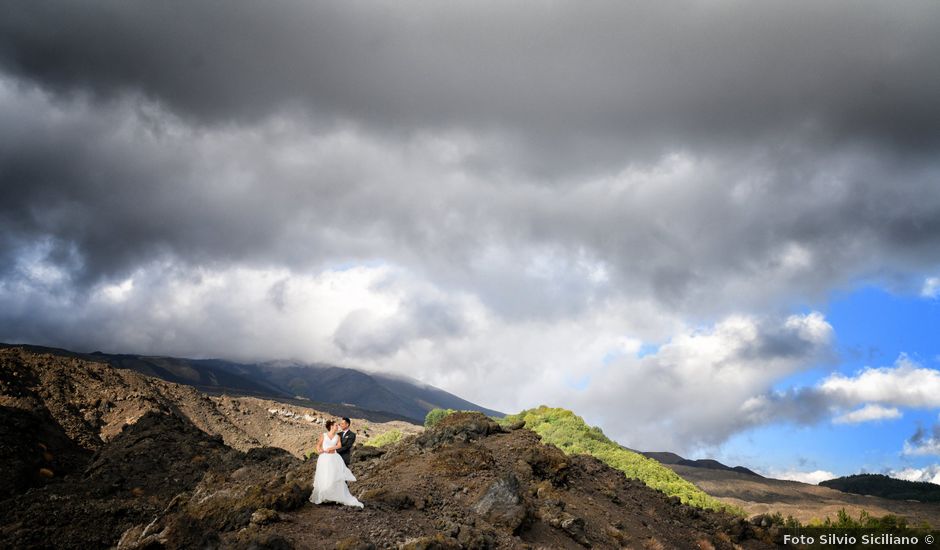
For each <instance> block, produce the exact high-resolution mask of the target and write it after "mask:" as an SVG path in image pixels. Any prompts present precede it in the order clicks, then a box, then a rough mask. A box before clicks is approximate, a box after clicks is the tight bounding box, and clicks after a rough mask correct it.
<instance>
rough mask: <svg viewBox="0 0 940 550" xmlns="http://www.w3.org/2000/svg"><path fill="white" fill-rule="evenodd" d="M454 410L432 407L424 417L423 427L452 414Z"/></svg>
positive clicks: (427, 426) (428, 426)
mask: <svg viewBox="0 0 940 550" xmlns="http://www.w3.org/2000/svg"><path fill="white" fill-rule="evenodd" d="M455 412H457V411H455V410H454V409H432V410H430V411H428V414H427V416H425V417H424V427H425V428H430V427H431V426H433V425H435V424H437V423H438V422H440V421H441V420H443V418H444V417H445V416H448V415H451V414H454V413H455Z"/></svg>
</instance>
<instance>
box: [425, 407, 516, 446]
mask: <svg viewBox="0 0 940 550" xmlns="http://www.w3.org/2000/svg"><path fill="white" fill-rule="evenodd" d="M502 431H503V429H502V428H500V427H499V424H497V423H496V422H494V421H493V419H491V418H489V417H487V416H486V415H484V414H482V413H478V412H458V413H454V414H451V415H448V416H445V417H444V418H443V419H442V420H441V421H440V422H438V423H437V424H435V425H434V426H433V427H431V428H429V429H427V430H425V431H424V433H422V434H421V435H419V436H418V438H417V441H416V443H417V444H418V446H420V447H424V448H435V447H440V446H441V445H445V444H447V443H453V442H454V441H473V440H475V439H480V438H481V437H486V436H488V435H491V434H496V433H500V432H502Z"/></svg>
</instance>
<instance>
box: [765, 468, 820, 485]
mask: <svg viewBox="0 0 940 550" xmlns="http://www.w3.org/2000/svg"><path fill="white" fill-rule="evenodd" d="M761 474H762V475H764V476H765V477H770V478H773V479H786V480H790V481H799V482H800V483H809V484H811V485H818V484H819V482H820V481H826V480H827V479H833V478H835V477H837V476H836V475H835V474H834V473H832V472H827V471H825V470H814V471H812V472H804V471H800V470H767V471H766V472H761Z"/></svg>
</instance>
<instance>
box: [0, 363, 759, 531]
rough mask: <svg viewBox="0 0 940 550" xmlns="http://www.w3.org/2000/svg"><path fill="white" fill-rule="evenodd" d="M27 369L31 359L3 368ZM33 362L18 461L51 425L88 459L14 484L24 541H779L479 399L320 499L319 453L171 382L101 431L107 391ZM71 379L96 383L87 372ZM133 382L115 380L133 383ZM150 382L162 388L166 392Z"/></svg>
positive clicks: (13, 442) (13, 414) (9, 510)
mask: <svg viewBox="0 0 940 550" xmlns="http://www.w3.org/2000/svg"><path fill="white" fill-rule="evenodd" d="M8 366H9V365H8ZM60 366H61V365H60ZM53 367H54V365H53V366H49V367H48V368H50V369H53ZM74 367H75V368H82V365H80V364H76V365H74ZM99 367H100V368H105V369H107V368H109V367H106V366H99ZM99 367H95V369H97V368H99ZM89 368H90V369H91V367H89ZM14 370H15V371H16V372H18V373H19V372H20V371H21V370H22V369H19V368H18V367H17V368H15V369H12V370H11V369H7V370H6V371H4V370H3V369H0V373H3V372H6V373H7V374H9V375H10V376H13V374H12V373H13V372H14ZM53 370H54V369H53ZM92 370H94V369H92ZM31 372H34V373H35V374H37V376H38V379H45V380H47V381H48V382H43V381H41V380H39V381H37V380H33V381H28V383H25V385H23V387H22V388H19V389H18V388H17V387H14V386H15V384H12V383H11V384H7V386H5V387H6V388H10V389H9V391H8V393H6V394H4V395H3V396H2V397H3V399H4V403H3V404H4V405H5V406H6V407H7V408H4V409H0V414H4V415H6V417H7V418H10V419H13V420H14V422H12V423H11V424H10V425H11V426H13V428H10V429H7V428H4V429H3V430H0V444H2V445H3V447H2V449H0V450H2V451H3V453H0V458H3V459H4V460H5V461H6V462H5V463H4V464H3V466H4V467H5V468H6V467H17V468H21V469H24V468H25V469H26V470H29V469H30V468H35V466H36V465H37V464H38V463H36V462H35V461H36V460H46V458H45V457H43V456H38V458H37V455H36V454H35V453H33V454H30V453H29V452H27V451H28V450H29V449H30V448H31V447H30V446H31V445H33V444H34V443H35V442H36V438H41V439H43V440H44V441H45V442H46V443H44V444H45V445H46V447H47V448H52V447H56V448H57V449H58V448H61V449H65V450H69V449H71V451H70V452H72V453H73V454H72V455H69V454H68V452H66V451H62V452H61V453H60V454H58V455H56V456H57V457H58V456H61V457H64V458H62V459H61V460H63V461H65V460H66V458H68V457H74V460H72V461H71V462H63V464H62V465H58V463H55V461H56V460H60V459H59V458H57V457H54V458H53V460H52V462H51V463H54V464H56V468H58V470H57V472H58V473H57V474H56V475H55V476H54V477H52V478H41V480H40V482H39V484H38V485H33V486H28V487H19V486H17V487H13V486H11V487H7V488H6V490H7V491H8V493H7V495H8V496H7V497H6V498H5V499H4V500H3V502H2V503H0V506H2V509H3V510H4V515H3V518H2V523H0V538H2V540H3V541H4V543H5V544H9V545H11V546H12V547H48V546H56V547H59V548H89V547H114V546H116V547H118V548H121V549H143V548H213V547H231V548H291V547H295V548H424V549H427V548H475V549H481V548H497V547H498V548H526V547H546V548H583V547H593V548H621V547H623V546H635V547H644V546H648V547H664V548H696V547H702V548H711V547H714V548H732V547H733V544H737V545H739V546H741V547H744V548H751V547H763V546H765V544H764V543H763V542H762V541H761V540H760V537H761V536H762V534H761V531H760V529H755V528H753V527H751V526H748V525H746V524H742V523H741V521H740V520H739V519H737V518H731V517H729V516H725V515H721V514H717V513H711V512H704V511H701V510H697V509H692V508H689V507H686V506H683V505H680V504H679V503H677V502H675V501H674V500H670V499H668V498H666V497H665V496H664V495H662V494H661V493H658V492H656V491H653V490H651V489H649V488H648V487H646V486H645V485H643V484H642V483H639V482H637V481H632V480H628V479H626V478H625V477H624V476H623V474H621V473H620V472H618V471H616V470H613V469H611V468H609V467H607V466H606V465H604V464H603V463H601V462H600V461H598V460H595V459H593V458H590V457H586V456H574V457H569V456H566V455H564V454H563V453H562V452H561V451H560V450H558V449H557V448H555V447H552V446H547V445H543V444H541V443H540V441H539V437H538V436H537V435H536V434H535V433H533V432H531V431H529V430H525V429H519V427H518V426H516V427H515V428H516V429H502V428H500V426H499V425H497V424H496V423H495V422H493V421H492V420H491V419H489V418H487V417H485V416H483V415H481V414H479V413H457V414H453V415H450V416H448V417H446V418H445V419H443V420H442V421H441V422H440V423H439V424H438V425H437V426H435V427H434V428H431V429H429V430H426V431H425V432H424V433H422V434H419V435H412V436H407V437H405V438H403V439H402V440H401V441H400V442H398V443H396V444H393V445H390V446H387V447H385V448H382V449H376V450H372V449H369V450H367V449H363V450H362V452H358V453H356V454H355V455H354V460H353V463H352V465H351V467H352V470H353V472H354V473H355V475H356V477H357V478H358V481H356V482H353V483H351V484H350V489H351V491H352V492H353V494H355V495H357V496H358V497H359V498H360V499H361V500H362V501H363V502H364V503H365V508H364V509H362V510H360V509H353V508H348V507H344V506H338V505H320V506H317V505H313V504H311V503H309V501H308V497H309V495H310V490H311V482H312V479H313V475H314V472H315V468H316V461H315V460H308V461H303V460H300V459H299V458H297V457H296V456H294V455H292V454H290V453H288V452H287V451H285V450H283V449H277V448H270V447H259V448H252V449H249V450H247V451H242V450H237V449H233V448H232V447H230V446H228V445H226V444H225V442H224V441H223V439H222V437H219V436H214V435H210V434H208V433H206V432H205V431H203V430H202V429H200V428H199V427H197V426H196V425H194V424H193V423H192V422H191V421H190V420H189V417H187V416H186V415H185V414H183V413H182V412H181V411H180V410H179V408H178V407H175V406H170V405H172V403H170V405H166V404H165V403H163V402H161V401H160V400H159V399H157V398H154V401H153V405H154V406H153V407H146V410H142V411H139V412H140V414H139V415H138V416H135V417H134V418H132V419H131V421H129V422H128V423H126V424H125V425H123V427H122V428H121V429H120V430H119V431H117V430H115V432H114V433H113V434H110V435H109V436H108V437H106V438H101V437H97V440H95V438H91V437H89V435H90V434H97V433H100V426H101V424H100V423H98V422H100V420H99V417H98V416H97V415H98V414H99V411H100V409H95V408H90V407H92V406H93V405H94V402H93V401H92V402H90V403H86V402H85V401H81V402H80V406H81V407H82V408H84V409H85V410H86V413H83V414H87V417H86V416H83V415H82V414H71V413H69V412H68V411H67V410H66V409H68V408H69V406H70V405H69V404H68V403H67V402H65V401H63V400H62V399H58V398H56V399H51V398H47V399H45V400H43V399H40V398H37V396H38V395H39V394H40V393H43V392H46V393H48V394H49V395H52V393H56V392H59V394H60V395H66V393H67V392H66V390H68V392H72V393H74V394H76V395H84V393H83V390H82V388H81V387H73V388H59V389H55V388H51V389H50V388H47V387H45V386H44V384H47V383H52V384H54V383H57V382H56V380H61V379H60V378H59V377H58V375H56V376H51V375H50V372H48V369H47V368H46V367H37V370H35V371H31ZM53 374H54V373H53ZM113 374H114V373H109V372H107V371H102V372H97V371H96V375H95V376H94V377H88V380H89V382H88V383H89V384H97V386H96V388H97V390H100V391H104V392H105V393H107V392H111V391H112V390H114V389H115V388H114V387H112V386H109V385H108V383H107V380H109V377H110V376H111V375H113ZM4 376H5V375H4ZM135 376H139V375H135ZM13 378H16V377H15V376H14V377H13ZM68 380H69V383H71V384H73V385H74V384H76V383H77V384H78V385H81V383H82V382H81V381H82V380H84V378H82V377H78V378H75V377H71V378H68ZM15 381H16V380H14V382H15ZM20 381H21V382H22V380H20ZM76 381H77V382H76ZM131 382H132V383H133V384H134V385H139V384H146V381H141V380H136V379H135V380H131ZM127 383H128V381H127V380H123V381H121V380H117V381H116V382H115V384H117V385H121V387H122V388H125V389H126V385H127ZM122 384H123V385H122ZM24 388H25V389H24ZM20 390H22V391H20ZM26 390H28V391H26ZM115 391H116V390H115ZM122 391H123V390H122ZM17 392H19V393H17ZM30 392H32V393H30ZM49 392H52V393H49ZM86 393H87V392H86ZM141 395H142V396H143V398H142V399H143V401H141V402H146V403H150V401H147V399H149V397H148V396H149V395H151V394H145V393H142V394H141ZM39 397H41V396H39ZM199 399H202V398H201V397H199ZM44 403H53V404H55V406H56V407H62V410H60V411H58V412H57V413H56V414H59V415H64V416H63V417H64V418H68V419H70V420H69V424H68V426H65V427H64V426H61V425H60V424H58V423H56V422H54V421H53V420H52V418H53V416H52V415H50V414H45V415H43V414H41V413H42V411H43V410H45V409H43V407H44V406H45V405H44ZM16 404H19V405H20V406H19V407H16V406H13V405H16ZM99 405H100V403H99ZM30 406H32V407H34V409H30V408H28V407H30ZM128 410H129V409H128ZM37 411H38V412H37ZM105 412H106V413H107V411H105ZM105 420H108V421H110V420H113V419H112V418H111V417H105ZM95 430H98V431H95ZM28 432H29V433H28ZM30 433H35V434H38V435H37V436H36V437H34V438H33V439H30V437H31V436H30ZM80 443H86V444H88V445H92V444H93V445H94V448H93V449H87V448H83V446H82V445H81V444H80ZM17 445H19V446H17ZM57 452H59V451H57ZM92 453H93V454H92ZM17 460H19V462H17ZM30 461H33V462H30Z"/></svg>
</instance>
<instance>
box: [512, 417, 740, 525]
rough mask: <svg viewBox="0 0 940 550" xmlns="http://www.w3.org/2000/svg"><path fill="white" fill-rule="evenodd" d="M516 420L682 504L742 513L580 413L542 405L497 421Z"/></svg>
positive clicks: (544, 437) (552, 441)
mask: <svg viewBox="0 0 940 550" xmlns="http://www.w3.org/2000/svg"><path fill="white" fill-rule="evenodd" d="M519 420H523V421H524V422H525V427H526V428H528V429H530V430H532V431H534V432H535V433H537V434H539V435H540V436H542V441H543V442H545V443H550V444H552V445H555V446H556V447H558V448H559V449H561V450H562V451H564V452H565V453H566V454H588V455H591V456H593V457H595V458H597V459H599V460H601V461H602V462H604V463H605V464H607V465H608V466H610V467H612V468H616V469H618V470H620V471H621V472H623V473H624V474H625V475H626V476H627V477H630V478H636V479H639V480H641V481H642V482H643V483H645V484H646V485H648V486H650V487H652V488H653V489H656V490H658V491H662V492H663V493H665V494H667V495H669V496H676V497H679V499H680V500H681V501H682V502H683V503H685V504H689V505H691V506H695V507H698V508H706V509H710V510H725V511H728V512H731V513H733V514H738V515H744V511H743V510H741V509H740V508H738V507H736V506H731V505H729V504H725V503H723V502H721V501H720V500H718V499H716V498H714V497H712V496H709V495H708V494H706V493H705V492H704V491H702V490H701V489H699V488H698V487H696V486H695V485H693V484H692V483H691V482H689V481H686V480H685V479H683V478H681V477H679V474H677V473H675V472H673V471H672V470H670V469H669V468H667V467H665V466H663V465H662V464H660V463H659V462H657V461H655V460H653V459H651V458H647V457H645V456H643V455H641V454H639V453H635V452H633V451H629V450H627V449H624V448H623V447H621V446H620V445H618V444H617V443H616V442H614V441H611V440H610V439H608V438H607V436H605V435H604V432H602V431H601V430H600V428H596V427H594V428H592V427H590V426H588V425H587V424H586V423H585V422H584V420H583V419H582V418H581V417H580V416H577V415H576V414H574V413H573V412H571V411H569V410H566V409H558V408H550V407H546V406H544V405H543V406H541V407H539V408H537V409H529V410H525V411H522V412H520V413H519V414H515V415H509V416H507V417H505V418H503V419H502V420H501V421H500V422H501V423H502V424H503V425H509V424H512V423H513V422H516V421H519Z"/></svg>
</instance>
